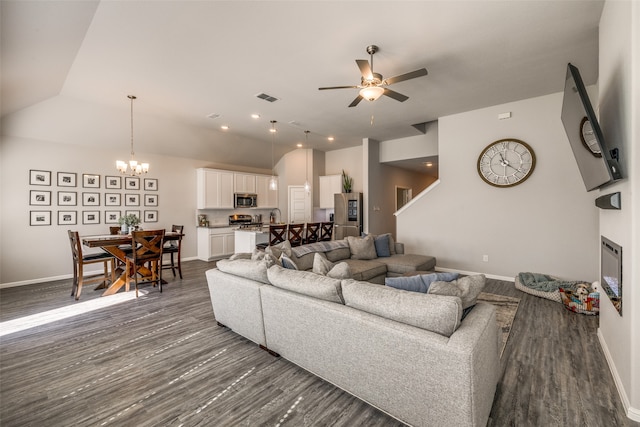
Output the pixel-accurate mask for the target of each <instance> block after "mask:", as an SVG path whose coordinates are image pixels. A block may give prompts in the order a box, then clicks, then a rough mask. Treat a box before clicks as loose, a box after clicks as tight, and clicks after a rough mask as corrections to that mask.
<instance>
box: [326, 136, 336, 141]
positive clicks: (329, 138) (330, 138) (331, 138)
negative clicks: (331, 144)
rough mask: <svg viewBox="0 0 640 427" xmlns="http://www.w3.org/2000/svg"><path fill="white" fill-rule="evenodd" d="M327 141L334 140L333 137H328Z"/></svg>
mask: <svg viewBox="0 0 640 427" xmlns="http://www.w3.org/2000/svg"><path fill="white" fill-rule="evenodd" d="M327 139H328V140H329V141H333V140H334V139H335V138H334V137H332V136H330V137H328V138H327Z"/></svg>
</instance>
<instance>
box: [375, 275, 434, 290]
mask: <svg viewBox="0 0 640 427" xmlns="http://www.w3.org/2000/svg"><path fill="white" fill-rule="evenodd" d="M384 284H385V285H386V286H389V287H391V288H396V289H402V290H403V291H410V292H422V293H423V294H426V293H427V289H429V286H428V285H425V283H424V281H423V280H422V277H421V276H419V275H418V276H409V277H385V279H384Z"/></svg>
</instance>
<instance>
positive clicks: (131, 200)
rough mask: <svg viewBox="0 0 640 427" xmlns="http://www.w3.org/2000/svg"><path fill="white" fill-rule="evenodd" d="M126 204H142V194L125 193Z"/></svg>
mask: <svg viewBox="0 0 640 427" xmlns="http://www.w3.org/2000/svg"><path fill="white" fill-rule="evenodd" d="M124 205H125V206H140V195H139V194H125V195H124Z"/></svg>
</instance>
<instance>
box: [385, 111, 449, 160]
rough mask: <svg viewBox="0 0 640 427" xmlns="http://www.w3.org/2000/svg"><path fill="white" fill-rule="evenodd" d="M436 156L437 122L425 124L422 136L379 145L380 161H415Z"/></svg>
mask: <svg viewBox="0 0 640 427" xmlns="http://www.w3.org/2000/svg"><path fill="white" fill-rule="evenodd" d="M437 155H438V121H437V120H436V121H433V122H429V123H427V124H426V133H425V134H424V135H417V136H410V137H407V138H399V139H394V140H391V141H382V142H381V143H380V161H381V162H383V163H385V162H393V161H396V160H406V159H417V158H420V157H431V156H437Z"/></svg>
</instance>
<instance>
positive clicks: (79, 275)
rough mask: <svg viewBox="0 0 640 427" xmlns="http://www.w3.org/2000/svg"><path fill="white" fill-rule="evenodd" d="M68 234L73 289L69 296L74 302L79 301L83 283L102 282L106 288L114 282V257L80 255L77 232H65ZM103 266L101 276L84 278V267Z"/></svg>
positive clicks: (103, 254) (101, 254) (105, 254)
mask: <svg viewBox="0 0 640 427" xmlns="http://www.w3.org/2000/svg"><path fill="white" fill-rule="evenodd" d="M67 232H68V234H69V243H70V244H71V254H72V256H73V287H72V288H71V296H75V298H76V300H78V299H80V293H81V292H82V285H84V284H85V283H97V282H102V283H103V284H104V286H105V287H106V286H107V282H110V283H113V282H114V280H115V269H116V263H115V257H114V256H113V255H111V254H109V253H106V252H101V253H92V254H83V253H82V243H81V242H80V237H79V236H78V232H77V231H71V230H68V231H67ZM99 262H101V263H103V264H104V274H103V275H102V276H98V277H93V278H88V279H85V278H84V266H85V265H88V264H97V263H99ZM108 264H111V274H109V268H108V267H109V266H108Z"/></svg>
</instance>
